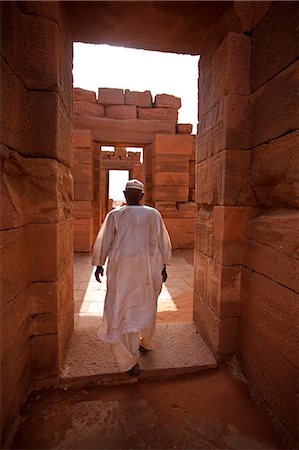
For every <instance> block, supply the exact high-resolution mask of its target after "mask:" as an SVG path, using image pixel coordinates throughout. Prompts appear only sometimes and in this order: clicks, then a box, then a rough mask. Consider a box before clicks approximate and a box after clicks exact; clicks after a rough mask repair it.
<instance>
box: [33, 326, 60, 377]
mask: <svg viewBox="0 0 299 450" xmlns="http://www.w3.org/2000/svg"><path fill="white" fill-rule="evenodd" d="M30 344H31V376H32V379H33V380H39V379H43V378H48V377H54V376H56V375H58V374H59V365H58V359H57V352H58V335H57V333H53V334H47V335H41V336H32V337H31V339H30Z"/></svg>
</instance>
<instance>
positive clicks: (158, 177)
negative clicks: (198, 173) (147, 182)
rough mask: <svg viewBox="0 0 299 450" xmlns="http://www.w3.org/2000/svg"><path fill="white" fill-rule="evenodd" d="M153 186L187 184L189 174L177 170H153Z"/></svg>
mask: <svg viewBox="0 0 299 450" xmlns="http://www.w3.org/2000/svg"><path fill="white" fill-rule="evenodd" d="M153 186H189V175H188V173H179V172H155V173H153Z"/></svg>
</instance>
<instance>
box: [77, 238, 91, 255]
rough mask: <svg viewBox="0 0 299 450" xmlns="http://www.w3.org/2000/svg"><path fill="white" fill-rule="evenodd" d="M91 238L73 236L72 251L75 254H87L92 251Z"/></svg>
mask: <svg viewBox="0 0 299 450" xmlns="http://www.w3.org/2000/svg"><path fill="white" fill-rule="evenodd" d="M92 244H93V242H92V236H91V235H90V234H75V237H74V249H75V252H79V253H89V252H90V251H91V249H92Z"/></svg>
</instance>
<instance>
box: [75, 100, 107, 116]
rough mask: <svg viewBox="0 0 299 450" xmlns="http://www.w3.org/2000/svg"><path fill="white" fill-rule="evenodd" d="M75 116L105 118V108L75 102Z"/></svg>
mask: <svg viewBox="0 0 299 450" xmlns="http://www.w3.org/2000/svg"><path fill="white" fill-rule="evenodd" d="M74 114H77V115H79V114H83V115H85V116H95V117H104V115H105V114H104V106H103V105H100V104H99V103H90V102H86V101H76V102H74Z"/></svg>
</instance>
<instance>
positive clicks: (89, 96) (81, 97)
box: [73, 88, 97, 103]
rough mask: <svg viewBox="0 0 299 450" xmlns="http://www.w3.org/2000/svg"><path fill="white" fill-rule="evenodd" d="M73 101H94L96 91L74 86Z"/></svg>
mask: <svg viewBox="0 0 299 450" xmlns="http://www.w3.org/2000/svg"><path fill="white" fill-rule="evenodd" d="M73 95H74V102H77V101H79V102H89V103H96V101H97V100H96V93H95V92H93V91H87V90H86V89H81V88H74V89H73Z"/></svg>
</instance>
